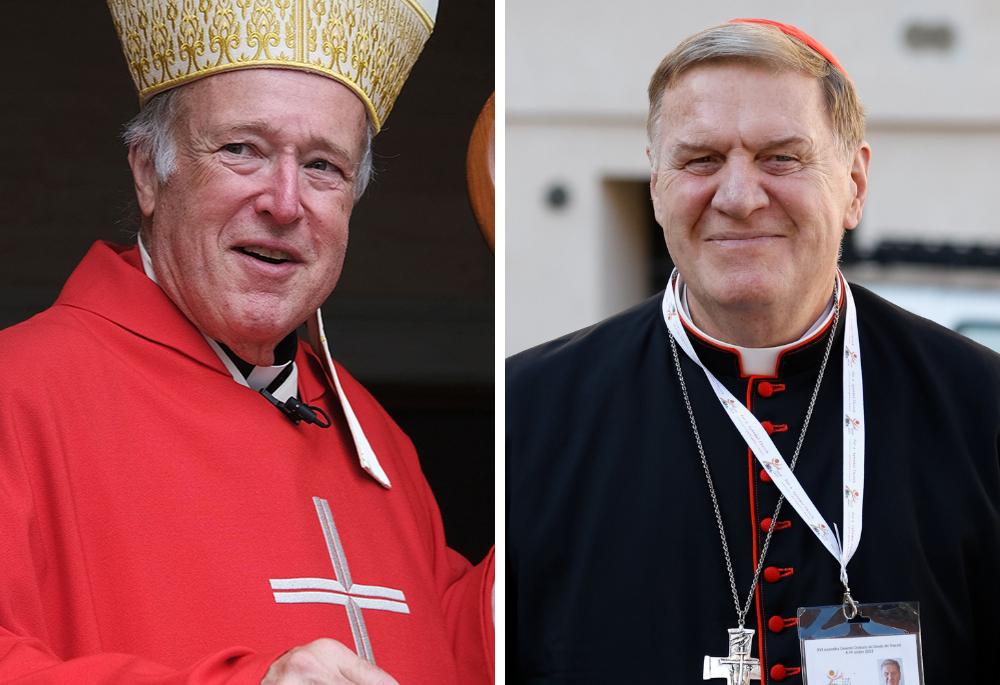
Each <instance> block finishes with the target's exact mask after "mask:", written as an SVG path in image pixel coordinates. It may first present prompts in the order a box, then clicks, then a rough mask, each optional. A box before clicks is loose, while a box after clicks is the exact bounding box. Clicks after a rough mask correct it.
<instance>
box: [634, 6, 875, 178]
mask: <svg viewBox="0 0 1000 685" xmlns="http://www.w3.org/2000/svg"><path fill="white" fill-rule="evenodd" d="M712 63H715V64H718V63H737V64H748V65H754V66H763V67H771V68H774V69H778V70H780V69H788V70H791V71H796V72H800V73H804V74H809V75H811V76H815V77H816V78H817V79H819V80H820V82H821V84H822V86H823V91H824V94H825V96H826V107H827V110H828V111H829V113H830V120H831V124H832V126H833V134H834V136H835V138H836V141H837V146H838V148H839V150H840V153H841V155H842V157H843V158H844V159H845V160H849V159H850V158H851V157H852V156H853V155H854V153H855V152H856V151H857V149H858V146H859V145H860V144H861V141H862V140H863V139H864V137H865V108H864V106H863V105H862V104H861V101H860V100H859V99H858V93H857V91H856V90H855V89H854V84H853V83H851V81H850V79H849V78H847V76H846V75H845V74H844V73H843V72H841V71H840V70H839V69H837V68H836V67H834V66H833V65H831V64H830V63H829V62H828V61H827V60H826V58H825V57H823V56H822V55H820V54H819V53H818V52H816V51H815V50H813V49H812V48H811V47H809V46H808V45H806V44H805V43H803V42H802V41H800V40H798V39H796V38H792V37H791V36H787V35H785V34H784V33H782V32H781V31H780V30H778V29H776V28H773V27H771V26H765V25H761V24H751V23H741V22H736V23H731V22H730V23H725V24H719V25H718V26H712V27H709V28H707V29H702V30H701V31H699V32H697V33H695V34H693V35H691V36H688V37H687V38H685V39H684V41H683V42H681V44H680V45H678V46H677V47H676V48H674V50H673V52H671V53H670V54H669V55H667V56H666V57H664V58H663V61H662V62H660V66H659V67H657V68H656V72H654V73H653V78H652V79H650V82H649V117H648V119H647V120H646V136H647V142H648V143H649V151H650V158H651V160H652V162H653V166H654V167H655V166H656V159H657V155H658V154H659V144H660V121H661V118H662V112H663V99H664V97H665V93H666V91H667V90H668V89H669V88H670V87H671V86H672V85H673V84H674V83H675V82H676V81H677V79H678V78H680V76H681V75H682V74H683V73H684V72H686V71H688V70H689V69H692V68H694V67H696V66H699V65H702V64H712Z"/></svg>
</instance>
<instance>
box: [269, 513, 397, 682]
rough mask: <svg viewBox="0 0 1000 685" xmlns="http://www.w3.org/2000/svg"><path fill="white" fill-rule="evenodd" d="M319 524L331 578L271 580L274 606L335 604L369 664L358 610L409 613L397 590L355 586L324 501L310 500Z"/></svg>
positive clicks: (368, 646)
mask: <svg viewBox="0 0 1000 685" xmlns="http://www.w3.org/2000/svg"><path fill="white" fill-rule="evenodd" d="M313 504H315V505H316V513H317V515H319V523H320V526H322V528H323V537H324V538H326V547H327V549H328V550H329V552H330V561H331V562H332V563H333V572H334V578H333V579H332V580H330V579H327V578H277V579H271V589H272V590H274V591H275V592H274V601H275V602H277V603H278V604H317V603H318V604H339V605H341V606H343V607H345V608H346V609H347V620H348V621H349V622H350V624H351V633H352V635H353V636H354V650H355V651H356V652H357V653H358V656H360V657H361V658H363V659H367V660H368V661H369V662H371V663H372V664H374V663H375V656H374V655H373V654H372V645H371V642H370V640H369V639H368V629H367V628H366V627H365V617H364V615H363V614H362V613H361V610H362V609H374V610H378V611H393V612H396V613H398V614H408V613H410V608H409V607H408V606H407V605H406V597H405V596H404V595H403V592H402V591H401V590H394V589H392V588H388V587H379V586H377V585H358V584H357V583H354V582H353V581H352V580H351V571H350V569H348V567H347V557H346V556H345V555H344V547H343V546H342V545H341V544H340V535H338V534H337V527H336V525H334V523H333V514H331V513H330V504H329V503H328V502H327V501H326V500H325V499H320V498H319V497H313Z"/></svg>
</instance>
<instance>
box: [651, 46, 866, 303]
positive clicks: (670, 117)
mask: <svg viewBox="0 0 1000 685" xmlns="http://www.w3.org/2000/svg"><path fill="white" fill-rule="evenodd" d="M661 106H662V117H661V122H660V127H661V128H660V136H659V149H658V150H657V151H656V153H657V154H655V155H653V158H655V160H656V162H655V168H654V170H653V175H652V183H651V190H652V198H653V207H654V211H655V215H656V219H657V221H658V222H659V224H660V225H661V226H662V227H663V233H664V236H665V238H666V242H667V247H668V248H669V250H670V255H671V257H672V258H673V260H674V263H675V264H676V265H677V268H678V270H679V271H680V273H681V275H682V276H683V278H684V280H685V282H686V283H687V286H688V295H689V298H690V299H693V300H694V304H695V305H697V306H700V307H701V308H702V309H703V310H705V311H708V312H713V311H716V312H718V311H720V310H725V311H729V312H733V311H743V312H747V313H753V312H754V311H760V308H766V307H771V306H786V305H791V303H794V302H796V300H797V299H799V298H801V297H803V295H804V294H809V295H810V296H812V293H814V292H819V291H825V292H826V297H829V292H830V290H831V289H832V287H833V281H834V279H833V274H834V270H835V269H836V265H837V255H838V250H839V246H840V239H841V235H842V234H843V230H844V229H845V228H853V227H854V226H855V225H856V224H857V222H858V220H859V219H860V216H861V204H863V202H862V203H859V202H858V201H857V198H856V190H857V187H856V186H855V184H854V182H853V181H852V178H851V169H852V164H856V161H855V160H846V161H845V160H844V159H843V157H842V156H841V154H840V152H839V150H838V146H837V140H836V138H835V136H834V132H833V127H832V125H831V120H830V116H829V114H828V112H827V108H826V104H825V101H824V94H823V89H822V84H821V83H820V81H819V79H817V78H815V77H813V76H809V75H806V74H801V73H797V72H792V71H787V70H786V71H775V70H774V69H764V68H760V67H754V66H748V65H739V64H731V63H722V64H711V65H704V66H698V67H695V68H693V69H691V70H689V71H687V72H685V73H684V74H683V75H682V76H681V77H680V78H679V79H678V80H677V81H676V82H675V83H674V84H673V85H672V87H670V88H669V89H668V90H667V91H666V93H665V94H664V96H663V103H662V105H661ZM865 155H867V151H865ZM865 165H866V168H867V156H866V157H865Z"/></svg>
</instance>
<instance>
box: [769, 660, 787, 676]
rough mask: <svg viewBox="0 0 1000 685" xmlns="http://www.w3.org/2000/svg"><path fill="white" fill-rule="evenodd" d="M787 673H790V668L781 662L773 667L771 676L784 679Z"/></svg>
mask: <svg viewBox="0 0 1000 685" xmlns="http://www.w3.org/2000/svg"><path fill="white" fill-rule="evenodd" d="M786 675H788V669H786V668H785V667H784V666H782V665H781V664H775V665H774V666H772V667H771V677H772V678H774V679H775V680H784V679H785V676H786Z"/></svg>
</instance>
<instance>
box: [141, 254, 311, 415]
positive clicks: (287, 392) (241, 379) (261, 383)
mask: <svg viewBox="0 0 1000 685" xmlns="http://www.w3.org/2000/svg"><path fill="white" fill-rule="evenodd" d="M139 256H140V257H141V258H142V269H143V271H145V272H146V275H147V276H149V278H150V279H151V280H152V281H153V283H155V284H156V285H160V282H159V281H158V280H156V272H155V271H153V260H152V259H150V258H149V252H147V251H146V246H145V245H143V244H142V236H141V235H140V236H139ZM160 287H161V288H162V287H163V286H160ZM199 332H201V334H202V335H203V336H204V337H205V340H207V341H208V344H209V346H210V347H211V348H212V350H213V351H214V352H215V353H216V354H217V355H219V359H221V360H222V363H223V364H225V366H226V370H227V371H229V373H230V374H231V375H232V377H233V380H234V381H236V382H237V383H239V384H240V385H245V386H247V387H248V388H252V389H253V390H255V391H257V392H260V391H261V390H263V389H265V388H266V387H267V386H269V385H270V384H271V382H272V381H273V380H274V379H275V378H277V377H278V374H280V373H281V372H282V371H283V370H284V369H285V367H286V366H288V365H289V364H291V365H292V372H291V374H290V375H289V376H288V378H286V379H285V380H284V382H282V384H281V385H280V386H279V387H278V388H277V389H275V390H273V391H271V394H272V395H274V397H275V398H276V399H278V400H279V401H281V402H287V401H288V399H289V398H290V397H297V396H298V389H299V370H298V368H297V367H296V366H295V359H294V358H293V359H292V360H291V361H288V362H285V363H284V364H278V365H276V366H255V367H253V370H252V371H250V373H249V374H247V375H246V376H244V375H243V372H242V371H240V370H239V368H237V366H236V364H234V363H233V360H232V359H230V357H229V355H228V354H226V351H225V350H223V349H222V347H220V346H219V343H217V342H216V341H215V340H213V339H212V338H210V337H209V336H207V335H205V333H204V332H203V331H199Z"/></svg>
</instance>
